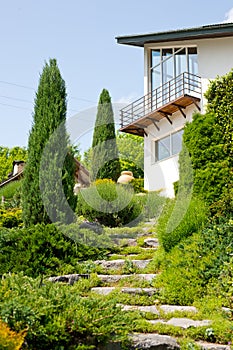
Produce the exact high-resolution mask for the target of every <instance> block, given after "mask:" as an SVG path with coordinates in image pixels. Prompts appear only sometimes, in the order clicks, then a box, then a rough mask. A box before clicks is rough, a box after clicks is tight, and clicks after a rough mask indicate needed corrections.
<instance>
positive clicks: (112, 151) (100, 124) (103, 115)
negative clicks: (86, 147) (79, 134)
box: [91, 89, 120, 181]
mask: <svg viewBox="0 0 233 350" xmlns="http://www.w3.org/2000/svg"><path fill="white" fill-rule="evenodd" d="M119 175H120V161H119V156H118V148H117V144H116V134H115V125H114V116H113V109H112V103H111V97H110V95H109V92H108V91H107V90H106V89H103V91H102V92H101V94H100V98H99V104H98V110H97V116H96V121H95V129H94V134H93V141H92V162H91V178H92V180H95V179H97V178H98V179H104V178H111V179H113V180H115V181H116V180H117V178H118V177H119Z"/></svg>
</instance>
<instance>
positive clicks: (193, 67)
mask: <svg viewBox="0 0 233 350" xmlns="http://www.w3.org/2000/svg"><path fill="white" fill-rule="evenodd" d="M188 59H189V73H192V74H195V75H197V74H198V65H197V48H196V47H189V48H188Z"/></svg>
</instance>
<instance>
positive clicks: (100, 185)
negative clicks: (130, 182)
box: [77, 179, 142, 227]
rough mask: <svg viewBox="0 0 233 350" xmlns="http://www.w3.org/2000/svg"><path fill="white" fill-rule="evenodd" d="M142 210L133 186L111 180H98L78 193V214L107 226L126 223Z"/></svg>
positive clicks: (135, 217)
mask: <svg viewBox="0 0 233 350" xmlns="http://www.w3.org/2000/svg"><path fill="white" fill-rule="evenodd" d="M141 211H142V206H141V204H140V203H139V201H137V199H136V198H135V196H134V193H133V190H132V188H129V187H126V186H124V185H123V186H122V185H119V184H115V183H114V182H113V181H111V180H107V179H105V180H97V181H96V183H94V184H93V185H92V186H91V187H89V188H87V189H83V190H81V191H80V192H79V194H78V205H77V212H78V214H79V215H83V216H84V217H85V218H87V219H88V220H91V221H95V220H98V222H99V223H100V224H102V225H105V226H110V227H116V226H122V225H126V224H128V223H130V222H132V221H133V220H135V219H137V218H138V217H139V215H140V213H141Z"/></svg>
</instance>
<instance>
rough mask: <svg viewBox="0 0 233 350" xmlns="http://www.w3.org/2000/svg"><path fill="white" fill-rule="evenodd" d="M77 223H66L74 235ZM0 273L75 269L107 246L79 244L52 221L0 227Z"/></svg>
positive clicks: (58, 271) (96, 256) (47, 272)
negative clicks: (80, 262)
mask: <svg viewBox="0 0 233 350" xmlns="http://www.w3.org/2000/svg"><path fill="white" fill-rule="evenodd" d="M77 230H78V227H77V228H75V227H73V226H71V227H69V226H67V234H68V233H69V235H70V237H72V235H75V231H77ZM0 251H1V254H0V275H2V274H4V273H8V272H20V271H23V272H24V273H25V274H27V275H28V276H38V275H41V274H43V275H54V274H57V273H64V271H66V272H67V270H69V271H70V272H71V271H72V272H73V273H74V272H76V270H77V263H78V261H83V260H88V259H91V258H92V259H97V258H99V257H103V254H104V252H105V251H106V249H104V248H102V249H101V248H98V247H95V246H91V245H89V246H88V245H85V244H81V243H79V242H77V241H74V240H73V239H72V238H69V237H68V235H67V236H66V235H65V234H64V232H63V231H61V230H59V229H57V228H56V227H55V226H54V225H52V224H51V225H43V224H38V225H36V226H32V227H30V228H22V229H6V228H1V229H0Z"/></svg>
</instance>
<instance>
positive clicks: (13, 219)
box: [0, 208, 23, 228]
mask: <svg viewBox="0 0 233 350" xmlns="http://www.w3.org/2000/svg"><path fill="white" fill-rule="evenodd" d="M22 225H23V220H22V210H21V209H18V208H14V209H8V210H6V209H4V208H1V209H0V227H8V228H12V227H20V226H22Z"/></svg>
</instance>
